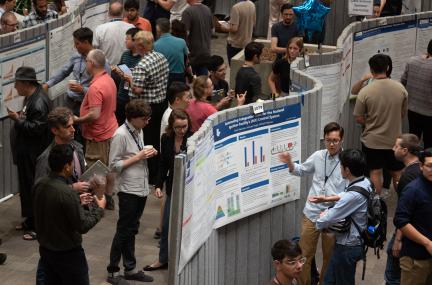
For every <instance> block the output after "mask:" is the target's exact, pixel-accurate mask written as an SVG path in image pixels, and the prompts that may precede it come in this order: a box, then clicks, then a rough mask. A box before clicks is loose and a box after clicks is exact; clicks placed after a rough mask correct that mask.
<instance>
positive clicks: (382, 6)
mask: <svg viewBox="0 0 432 285" xmlns="http://www.w3.org/2000/svg"><path fill="white" fill-rule="evenodd" d="M386 2H387V1H386V0H381V5H380V16H381V13H382V10H383V9H384V6H385V4H386Z"/></svg>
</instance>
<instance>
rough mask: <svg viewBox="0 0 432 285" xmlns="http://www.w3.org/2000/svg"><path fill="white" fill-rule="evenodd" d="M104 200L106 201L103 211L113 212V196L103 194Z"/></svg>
mask: <svg viewBox="0 0 432 285" xmlns="http://www.w3.org/2000/svg"><path fill="white" fill-rule="evenodd" d="M105 199H106V205H105V210H111V211H112V210H114V208H115V202H114V198H113V196H112V195H106V194H105Z"/></svg>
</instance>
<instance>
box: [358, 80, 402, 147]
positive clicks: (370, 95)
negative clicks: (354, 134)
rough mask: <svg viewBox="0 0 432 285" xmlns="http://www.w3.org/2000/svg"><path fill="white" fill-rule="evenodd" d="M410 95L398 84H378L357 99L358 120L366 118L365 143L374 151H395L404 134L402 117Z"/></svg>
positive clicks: (360, 94)
mask: <svg viewBox="0 0 432 285" xmlns="http://www.w3.org/2000/svg"><path fill="white" fill-rule="evenodd" d="M407 96H408V92H407V91H406V89H405V88H404V87H403V85H402V84H400V83H399V82H397V81H394V80H391V79H379V80H374V81H373V82H371V83H370V84H368V85H367V86H366V87H364V88H363V89H362V90H360V93H359V95H358V96H357V101H356V104H355V107H354V116H365V128H364V130H363V133H362V135H361V138H360V140H361V142H362V143H363V144H364V145H365V146H366V147H368V148H372V149H392V148H393V145H394V142H395V140H396V138H397V137H398V136H399V135H400V134H401V133H402V114H405V112H406V109H407Z"/></svg>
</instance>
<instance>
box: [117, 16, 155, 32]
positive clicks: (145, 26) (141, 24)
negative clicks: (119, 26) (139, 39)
mask: <svg viewBox="0 0 432 285" xmlns="http://www.w3.org/2000/svg"><path fill="white" fill-rule="evenodd" d="M123 21H125V22H126V23H129V24H132V25H134V26H135V27H137V28H138V29H140V30H141V31H147V32H151V31H152V26H151V24H150V22H149V20H147V19H146V18H143V17H137V19H136V20H135V21H134V22H130V21H129V20H128V18H123Z"/></svg>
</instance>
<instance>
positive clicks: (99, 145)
mask: <svg viewBox="0 0 432 285" xmlns="http://www.w3.org/2000/svg"><path fill="white" fill-rule="evenodd" d="M110 144H111V139H108V140H105V141H101V142H96V141H91V140H86V152H85V160H86V163H87V169H88V168H89V167H90V166H92V165H93V163H95V162H96V161H98V160H100V161H101V162H102V163H103V164H105V165H106V166H108V164H109V151H110Z"/></svg>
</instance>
